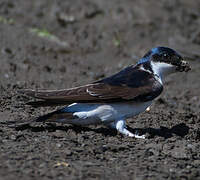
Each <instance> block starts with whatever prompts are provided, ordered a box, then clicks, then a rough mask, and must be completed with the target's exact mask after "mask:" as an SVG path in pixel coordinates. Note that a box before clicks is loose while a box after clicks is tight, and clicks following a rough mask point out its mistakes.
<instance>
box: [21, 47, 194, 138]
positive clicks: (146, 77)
mask: <svg viewBox="0 0 200 180" xmlns="http://www.w3.org/2000/svg"><path fill="white" fill-rule="evenodd" d="M189 70H191V67H190V65H189V64H188V62H186V61H185V58H183V57H182V56H181V55H180V54H178V52H176V51H175V50H173V49H171V48H168V47H155V48H152V49H151V50H149V51H148V52H147V53H146V54H145V55H144V56H143V57H142V58H141V59H140V60H139V61H138V62H137V63H136V64H135V65H134V64H133V65H129V66H127V67H126V68H124V69H122V70H121V71H119V72H117V73H116V74H114V75H111V76H109V77H106V78H103V79H100V80H98V81H95V82H92V83H89V84H86V85H83V86H79V87H73V88H69V89H61V90H34V89H22V90H19V93H22V94H23V95H25V96H31V97H33V98H36V99H39V100H38V101H31V102H28V104H29V105H32V106H35V107H37V106H53V105H65V106H64V107H62V108H60V109H58V110H55V111H53V112H50V113H47V114H45V115H42V116H39V117H38V118H36V119H35V121H36V122H58V123H63V124H72V125H80V126H87V125H97V124H103V125H105V126H107V127H108V128H113V129H116V130H117V132H119V133H121V134H122V135H125V136H128V137H133V138H141V139H144V138H145V135H139V134H138V133H132V132H130V131H129V130H128V129H127V126H126V119H127V118H131V117H134V116H136V115H138V114H140V113H142V112H144V111H145V110H146V109H148V108H149V107H150V106H151V104H152V103H153V100H155V99H156V98H157V97H158V96H159V95H160V94H161V93H162V91H163V87H164V78H165V77H166V76H167V75H169V74H172V73H175V72H188V71H189Z"/></svg>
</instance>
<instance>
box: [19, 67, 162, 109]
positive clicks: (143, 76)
mask: <svg viewBox="0 0 200 180" xmlns="http://www.w3.org/2000/svg"><path fill="white" fill-rule="evenodd" d="M162 90H163V87H162V85H161V84H160V82H159V81H158V80H157V79H156V78H155V77H154V76H153V74H152V73H150V72H147V71H142V70H141V69H140V67H138V66H129V67H127V68H126V69H124V70H122V71H120V72H119V73H117V74H115V75H113V76H110V77H108V78H105V79H102V80H100V81H97V82H94V83H91V84H87V85H85V86H80V87H75V88H70V89H63V90H31V89H25V90H21V91H20V93H23V94H25V95H28V96H32V97H34V98H37V99H41V100H42V101H35V102H32V103H29V104H31V105H35V106H37V105H38V106H41V105H58V104H69V103H73V102H81V103H102V102H122V101H129V100H133V101H149V100H152V99H154V98H155V97H157V96H158V95H160V93H161V92H162Z"/></svg>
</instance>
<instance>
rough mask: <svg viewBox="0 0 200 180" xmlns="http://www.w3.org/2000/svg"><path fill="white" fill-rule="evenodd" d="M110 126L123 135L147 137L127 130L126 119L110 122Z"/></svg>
mask: <svg viewBox="0 0 200 180" xmlns="http://www.w3.org/2000/svg"><path fill="white" fill-rule="evenodd" d="M109 126H110V127H111V128H114V129H116V130H117V131H119V132H120V133H121V134H123V135H126V136H129V137H134V138H139V139H145V135H142V136H140V135H137V134H133V133H131V132H130V131H129V130H127V129H126V123H125V120H123V119H120V120H116V121H115V122H112V123H110V124H109Z"/></svg>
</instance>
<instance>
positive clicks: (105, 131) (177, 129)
mask: <svg viewBox="0 0 200 180" xmlns="http://www.w3.org/2000/svg"><path fill="white" fill-rule="evenodd" d="M15 129H16V130H17V131H23V130H27V129H28V130H30V131H32V132H42V131H49V132H55V131H56V130H61V131H65V132H67V131H68V130H70V129H71V130H73V131H75V132H76V133H77V134H78V133H80V132H82V131H84V132H95V133H98V134H102V135H104V136H116V135H117V131H116V130H114V129H109V128H106V127H97V128H91V127H84V126H75V125H67V126H66V125H58V124H52V123H48V124H42V125H39V126H38V125H37V126H34V125H32V124H29V123H25V124H21V125H16V126H15ZM127 129H128V130H129V131H131V132H133V133H136V134H139V135H142V134H148V138H153V137H154V136H159V137H164V138H165V139H167V138H170V137H172V136H174V135H176V136H179V137H184V136H186V135H187V134H188V133H189V127H188V126H186V124H185V123H180V124H177V125H175V126H173V127H172V128H167V127H164V126H161V127H160V128H151V127H150V128H131V127H129V126H128V127H127Z"/></svg>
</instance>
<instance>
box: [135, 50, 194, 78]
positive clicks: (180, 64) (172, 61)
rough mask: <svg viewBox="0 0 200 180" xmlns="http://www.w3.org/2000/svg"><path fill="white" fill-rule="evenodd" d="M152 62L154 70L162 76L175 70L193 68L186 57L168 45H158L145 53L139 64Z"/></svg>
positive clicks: (185, 70) (180, 70)
mask: <svg viewBox="0 0 200 180" xmlns="http://www.w3.org/2000/svg"><path fill="white" fill-rule="evenodd" d="M148 62H150V65H151V68H152V70H153V72H154V73H155V74H157V75H159V76H160V77H161V78H163V76H166V75H168V74H171V73H175V72H183V71H184V72H187V71H189V70H190V69H191V68H190V66H189V64H188V63H187V62H186V61H185V60H184V58H183V57H182V56H181V55H179V54H178V53H177V52H176V51H175V50H173V49H170V48H168V47H156V48H153V49H151V50H150V51H149V52H148V53H146V54H145V55H144V57H143V58H142V59H140V61H139V62H138V64H143V63H144V64H145V63H148Z"/></svg>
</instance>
